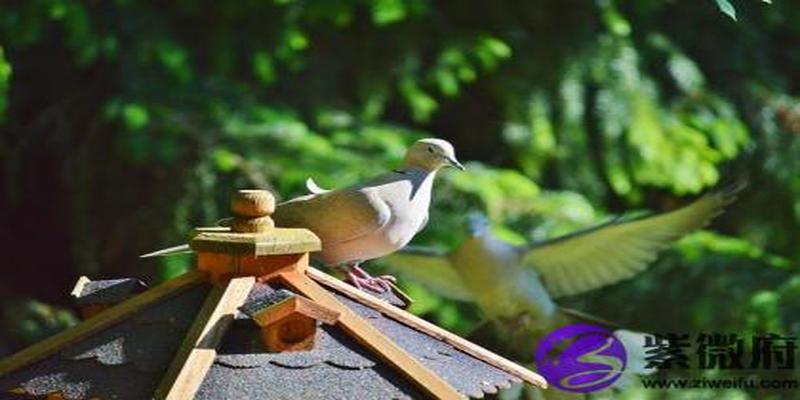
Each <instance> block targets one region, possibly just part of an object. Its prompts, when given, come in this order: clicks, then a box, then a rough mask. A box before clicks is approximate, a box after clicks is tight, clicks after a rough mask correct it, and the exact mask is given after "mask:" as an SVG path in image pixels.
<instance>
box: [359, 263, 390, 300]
mask: <svg viewBox="0 0 800 400" xmlns="http://www.w3.org/2000/svg"><path fill="white" fill-rule="evenodd" d="M347 279H348V281H350V283H352V284H353V286H355V287H357V288H358V289H369V290H371V291H373V292H376V293H384V292H387V291H389V290H391V289H392V284H393V283H395V282H397V278H395V277H393V276H391V275H380V276H372V275H370V274H368V273H367V271H364V270H363V269H361V267H359V266H358V264H356V265H352V266H351V267H350V271H348V272H347Z"/></svg>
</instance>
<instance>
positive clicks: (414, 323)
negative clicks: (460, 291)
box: [306, 267, 547, 388]
mask: <svg viewBox="0 0 800 400" xmlns="http://www.w3.org/2000/svg"><path fill="white" fill-rule="evenodd" d="M306 274H307V275H308V276H309V277H310V278H311V279H312V280H313V281H316V282H318V283H319V284H321V285H323V286H326V287H328V288H330V289H333V290H335V291H337V292H339V293H341V294H343V295H345V296H347V297H349V298H351V299H353V300H355V301H357V302H358V303H360V304H363V305H365V306H367V307H370V308H372V309H374V310H376V311H378V312H380V313H381V314H383V315H385V316H387V317H389V318H391V319H393V320H395V321H397V322H399V323H401V324H404V325H406V326H409V327H411V328H413V329H416V330H418V331H420V332H422V333H425V334H427V335H430V336H432V337H435V338H437V339H439V340H441V341H443V342H445V343H447V344H449V345H451V346H453V347H455V348H456V349H458V350H461V351H463V352H464V353H466V354H469V355H470V356H472V357H475V358H477V359H479V360H481V361H483V362H485V363H487V364H489V365H491V366H493V367H495V368H498V369H500V370H502V371H505V372H507V373H509V374H511V375H513V376H515V377H517V378H519V379H521V380H523V381H525V382H527V383H529V384H531V385H534V386H537V387H540V388H546V387H547V381H546V380H545V379H544V378H543V377H542V376H541V375H539V374H537V373H536V372H533V371H531V370H529V369H527V368H524V367H522V366H521V365H519V364H517V363H515V362H513V361H511V360H508V359H506V358H504V357H501V356H500V355H498V354H496V353H494V352H492V351H490V350H488V349H486V348H484V347H482V346H479V345H477V344H475V343H472V342H470V341H469V340H467V339H464V338H462V337H461V336H458V335H456V334H454V333H452V332H450V331H448V330H445V329H443V328H440V327H438V326H436V325H434V324H433V323H431V322H428V321H426V320H424V319H422V318H420V317H417V316H416V315H414V314H411V313H409V312H406V311H404V310H401V309H400V308H398V307H396V306H393V305H391V304H389V303H388V302H386V301H384V300H381V299H379V298H377V297H375V296H372V295H370V294H368V293H365V292H363V291H361V290H359V289H357V288H355V287H353V286H351V285H348V284H346V283H345V282H342V281H341V280H339V279H336V278H334V277H332V276H330V275H328V274H326V273H324V272H322V271H320V270H318V269H316V268H313V267H309V268H308V269H307V270H306Z"/></svg>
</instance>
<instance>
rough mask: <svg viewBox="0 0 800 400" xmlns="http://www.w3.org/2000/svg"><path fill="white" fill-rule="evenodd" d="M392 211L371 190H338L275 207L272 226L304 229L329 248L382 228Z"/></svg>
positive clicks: (374, 191) (301, 198)
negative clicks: (317, 237) (312, 233)
mask: <svg viewBox="0 0 800 400" xmlns="http://www.w3.org/2000/svg"><path fill="white" fill-rule="evenodd" d="M391 216H392V212H391V210H390V209H389V206H388V205H387V204H386V202H384V201H383V200H382V199H381V198H380V196H379V195H378V193H377V191H376V190H374V189H369V188H365V189H341V190H333V191H329V192H325V193H319V194H310V195H306V196H301V197H298V198H295V199H292V200H289V201H286V202H284V203H281V204H279V205H278V207H277V208H276V209H275V213H273V214H272V219H274V220H275V225H276V226H280V227H288V228H306V229H309V230H311V231H312V232H314V233H315V234H316V235H317V236H319V238H320V239H321V240H322V245H323V246H325V245H331V244H336V243H341V242H346V241H350V240H353V239H357V238H359V237H362V236H364V235H368V234H370V233H372V232H374V231H377V230H379V229H381V228H382V227H384V226H385V225H386V224H387V223H388V222H389V220H390V219H391Z"/></svg>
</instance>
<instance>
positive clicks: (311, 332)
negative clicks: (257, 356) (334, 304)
mask: <svg viewBox="0 0 800 400" xmlns="http://www.w3.org/2000/svg"><path fill="white" fill-rule="evenodd" d="M239 310H240V311H241V312H243V313H244V314H246V315H248V316H249V317H250V318H252V319H253V321H255V322H256V324H257V325H258V326H259V327H261V338H262V340H263V344H264V347H265V349H266V350H267V351H269V352H273V353H280V352H283V351H301V350H310V349H312V348H313V347H314V338H315V336H316V334H317V324H318V323H326V324H334V323H336V320H337V319H339V313H338V312H337V311H334V310H331V309H329V308H327V307H325V306H322V305H320V304H317V303H316V302H314V301H312V300H309V299H307V298H305V297H303V296H298V295H297V294H295V293H294V292H291V291H289V290H286V289H281V290H277V291H275V292H272V293H268V294H264V295H262V296H260V297H257V298H255V299H253V300H251V301H248V302H247V303H245V304H244V305H243V306H241V307H239Z"/></svg>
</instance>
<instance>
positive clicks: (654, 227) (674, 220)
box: [382, 185, 742, 373]
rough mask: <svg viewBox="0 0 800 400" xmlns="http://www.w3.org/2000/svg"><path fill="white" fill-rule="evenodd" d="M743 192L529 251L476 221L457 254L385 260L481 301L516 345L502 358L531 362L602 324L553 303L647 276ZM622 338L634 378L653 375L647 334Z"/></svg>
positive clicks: (448, 291) (438, 287)
mask: <svg viewBox="0 0 800 400" xmlns="http://www.w3.org/2000/svg"><path fill="white" fill-rule="evenodd" d="M741 188H742V186H741V185H740V186H735V187H731V188H728V189H725V190H721V191H718V192H714V193H710V194H707V195H705V196H703V197H701V198H700V199H698V200H696V201H694V202H693V203H691V204H689V205H687V206H685V207H683V208H680V209H677V210H675V211H672V212H668V213H664V214H658V215H653V216H648V217H643V218H637V219H628V220H625V219H617V220H614V221H611V222H609V223H606V224H602V225H599V226H596V227H593V228H590V229H586V230H583V231H579V232H575V233H572V234H569V235H566V236H564V237H560V238H556V239H553V240H549V241H545V242H541V243H533V244H531V245H528V246H514V245H511V244H509V243H506V242H504V241H502V240H500V239H498V238H497V237H495V236H494V235H493V234H492V233H491V231H490V230H489V229H488V228H489V226H488V221H487V220H486V218H485V217H483V216H477V215H473V216H471V218H470V236H469V237H468V238H467V239H466V240H465V241H464V242H463V243H462V244H461V245H460V246H459V247H458V248H456V249H455V250H453V251H451V252H449V253H444V252H436V251H432V250H423V249H412V248H409V249H405V250H402V251H400V252H397V253H395V254H392V255H391V256H388V257H386V258H384V259H383V260H382V261H383V262H384V264H386V265H387V266H388V267H389V269H390V270H391V271H394V272H397V273H398V274H400V275H402V276H404V277H407V278H410V279H413V280H416V281H418V282H420V283H422V284H424V285H426V286H427V287H429V288H430V289H432V290H434V291H435V292H438V293H440V294H441V295H443V296H445V297H450V298H453V299H457V300H464V301H474V302H476V303H477V304H478V306H479V308H480V309H481V310H482V311H483V313H484V314H485V315H486V317H487V318H488V319H489V321H490V322H491V323H492V324H494V325H495V329H494V332H492V334H493V335H495V336H502V337H500V341H502V342H503V343H504V345H507V346H509V348H507V349H503V350H502V351H504V352H505V353H506V354H507V355H509V356H514V357H519V358H525V357H528V358H529V357H530V356H531V354H532V349H533V348H534V347H533V346H534V345H535V343H536V340H537V339H538V338H540V337H542V335H545V334H547V333H549V332H551V331H552V330H554V329H556V328H558V327H560V326H563V325H566V324H570V323H575V322H576V321H588V322H595V323H597V322H598V320H597V319H596V318H593V317H591V316H588V315H585V314H581V313H579V312H576V311H572V310H567V309H563V308H560V307H558V306H557V305H556V303H555V302H554V301H553V298H557V297H561V296H568V295H574V294H579V293H583V292H587V291H590V290H593V289H597V288H600V287H603V286H606V285H610V284H613V283H615V282H619V281H621V280H624V279H628V278H631V277H633V276H634V275H636V274H637V273H639V272H642V271H644V270H645V269H646V268H647V267H648V266H649V265H650V264H651V263H652V262H653V261H654V260H655V259H656V254H657V253H658V252H659V251H660V250H663V249H665V248H666V247H668V246H669V245H670V244H672V243H673V242H675V241H677V240H678V239H680V238H681V237H682V236H684V235H686V234H687V233H689V232H691V231H693V230H695V229H698V228H702V227H703V226H705V225H707V224H708V223H709V221H710V220H711V219H712V218H714V217H715V216H717V215H719V214H720V213H721V212H722V210H723V208H724V207H725V206H726V205H728V204H730V203H731V202H732V201H733V200H734V199H735V195H736V193H737V192H738V191H739V190H741ZM599 323H600V324H601V325H606V326H608V325H609V324H607V323H603V322H599ZM612 326H613V325H612ZM615 336H617V337H618V338H619V339H620V340H622V341H623V343H626V344H629V345H628V346H626V348H627V349H628V351H629V355H628V359H629V363H628V365H629V368H628V371H629V372H638V373H647V372H651V371H650V370H645V369H644V365H645V364H644V363H643V361H644V351H643V350H644V349H643V347H642V346H640V345H639V346H636V345H630V344H632V343H638V344H643V343H644V339H643V338H644V336H643V334H640V333H636V332H631V331H627V330H617V331H615ZM512 346H515V347H513V348H511V347H512Z"/></svg>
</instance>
